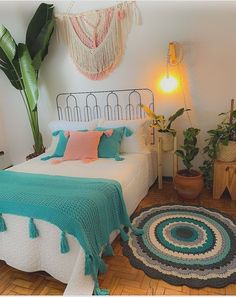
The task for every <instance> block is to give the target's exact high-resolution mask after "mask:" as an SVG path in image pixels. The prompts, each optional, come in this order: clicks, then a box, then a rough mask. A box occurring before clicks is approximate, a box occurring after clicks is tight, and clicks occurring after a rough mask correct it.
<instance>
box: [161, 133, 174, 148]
mask: <svg viewBox="0 0 236 297" xmlns="http://www.w3.org/2000/svg"><path fill="white" fill-rule="evenodd" d="M159 137H161V140H162V150H163V151H164V152H169V151H172V150H173V149H174V136H173V135H172V134H171V133H169V132H161V133H160V132H159Z"/></svg>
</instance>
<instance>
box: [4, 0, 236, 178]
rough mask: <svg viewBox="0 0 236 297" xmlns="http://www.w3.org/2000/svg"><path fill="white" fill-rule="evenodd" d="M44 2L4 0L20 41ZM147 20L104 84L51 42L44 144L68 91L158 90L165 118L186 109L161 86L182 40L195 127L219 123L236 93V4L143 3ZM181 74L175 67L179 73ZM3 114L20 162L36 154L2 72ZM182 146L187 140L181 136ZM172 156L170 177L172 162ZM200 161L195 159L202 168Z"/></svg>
mask: <svg viewBox="0 0 236 297" xmlns="http://www.w3.org/2000/svg"><path fill="white" fill-rule="evenodd" d="M111 3H116V2H115V1H113V2H110V1H109V2H107V1H96V2H91V1H77V2H76V4H75V5H74V6H73V7H72V10H71V12H80V11H82V10H87V9H93V8H100V7H105V6H109V5H110V4H111ZM38 5H39V2H34V1H27V2H24V1H22V2H14V1H12V2H11V1H6V2H0V23H2V24H4V25H5V26H6V27H7V28H8V29H9V31H10V32H11V33H12V35H13V36H14V38H15V39H16V41H17V42H22V41H24V38H25V31H26V28H27V24H28V22H29V20H30V18H31V17H32V15H33V13H34V11H35V10H36V8H37V6H38ZM69 5H71V2H70V1H69V2H62V1H59V2H56V3H55V6H56V10H57V11H66V10H67V9H68V6H69ZM138 5H139V8H140V10H141V13H142V17H143V25H142V26H141V27H135V26H134V27H133V29H132V31H131V33H130V35H129V38H128V42H127V48H126V52H125V56H124V58H123V61H122V63H121V65H120V66H119V67H118V68H117V69H116V70H115V71H114V72H113V73H112V74H111V75H110V76H109V77H108V78H107V79H105V80H102V81H90V80H88V79H87V78H85V77H84V76H83V75H82V74H80V73H79V72H78V71H77V70H76V67H75V66H74V64H73V62H72V60H71V59H70V57H69V56H68V51H67V49H66V48H65V46H64V45H63V44H60V43H57V41H56V39H55V36H54V37H53V39H52V42H51V45H50V48H49V55H48V56H47V58H46V60H45V61H44V63H43V65H42V68H41V73H40V84H41V95H40V102H39V113H40V125H41V130H42V132H43V135H44V142H45V144H46V145H48V143H49V139H50V135H49V131H48V128H47V124H48V122H49V121H50V120H52V119H56V112H55V97H56V94H57V93H60V92H64V91H82V90H84V91H85V90H100V89H112V88H130V87H131V88H135V87H148V88H151V89H152V90H153V91H154V93H155V97H156V99H157V104H156V106H157V109H158V112H159V113H164V114H166V115H170V114H171V113H172V112H174V111H175V110H176V109H177V108H180V107H182V106H183V95H182V93H181V92H177V93H174V94H169V95H167V94H163V93H161V92H160V90H159V89H157V88H156V83H157V81H158V79H159V78H160V77H161V76H163V75H164V74H165V63H166V55H167V46H168V43H169V42H170V41H178V42H179V43H181V44H182V46H183V49H184V61H183V66H182V71H183V75H184V85H185V84H186V82H187V86H186V87H185V93H186V97H187V98H186V100H187V105H188V106H189V107H190V108H192V112H191V118H192V121H193V125H194V126H197V127H199V128H200V129H201V130H202V133H201V137H200V144H201V146H202V145H203V139H204V137H205V133H206V130H208V129H210V128H212V127H213V126H214V125H215V124H216V121H217V114H218V113H220V112H222V111H226V110H228V109H229V103H230V98H233V97H234V96H235V95H236V83H235V79H236V75H235V74H236V73H235V69H236V67H235V64H236V60H235V52H236V35H235V33H234V31H235V30H234V28H236V17H235V16H236V2H224V1H222V2H213V1H209V2H205V1H201V2H164V1H163V2H153V1H138ZM176 70H177V69H173V72H176ZM0 90H1V91H0V92H1V93H0V94H1V96H0V116H1V118H2V119H3V121H4V127H5V130H6V140H7V144H8V148H9V153H10V156H11V158H12V160H13V162H14V163H18V162H21V161H23V160H24V159H25V156H26V155H27V154H28V153H30V152H31V151H32V137H31V132H30V129H29V125H28V122H27V118H26V112H25V110H24V106H23V103H22V101H21V98H20V94H19V93H18V92H17V91H16V90H15V89H14V88H13V87H12V86H11V85H10V84H9V82H8V80H7V79H6V78H5V76H4V75H3V73H0ZM189 125H190V124H189V122H188V120H187V117H186V116H185V117H184V118H182V120H178V121H177V122H176V127H177V129H178V130H179V131H180V133H182V129H183V128H187V127H188V126H189ZM180 141H181V137H180ZM168 159H169V157H168V156H166V160H167V163H166V165H165V174H167V175H169V174H170V173H171V171H170V162H169V161H170V160H168ZM200 161H201V156H200V157H199V159H198V160H197V161H196V165H198V164H199V163H200Z"/></svg>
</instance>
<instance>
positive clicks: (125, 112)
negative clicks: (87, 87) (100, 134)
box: [56, 88, 154, 143]
mask: <svg viewBox="0 0 236 297" xmlns="http://www.w3.org/2000/svg"><path fill="white" fill-rule="evenodd" d="M56 104H57V112H58V118H59V120H67V121H80V122H82V121H85V122H87V121H91V120H95V119H100V118H103V119H105V120H111V121H112V120H133V119H142V118H144V117H146V114H145V112H144V110H143V109H142V107H141V104H145V105H148V106H149V107H150V108H151V109H152V110H153V111H154V95H153V92H152V91H151V90H150V89H148V88H142V89H123V90H105V91H90V92H76V93H61V94H59V95H57V98H56ZM152 137H153V140H152V143H153V142H154V133H152Z"/></svg>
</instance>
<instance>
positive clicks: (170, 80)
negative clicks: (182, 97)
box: [160, 75, 179, 93]
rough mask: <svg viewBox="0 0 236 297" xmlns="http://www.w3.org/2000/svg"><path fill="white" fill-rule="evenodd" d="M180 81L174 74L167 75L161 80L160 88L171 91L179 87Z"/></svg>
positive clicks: (167, 91)
mask: <svg viewBox="0 0 236 297" xmlns="http://www.w3.org/2000/svg"><path fill="white" fill-rule="evenodd" d="M178 85H179V82H178V80H177V79H176V78H175V77H174V76H170V75H168V76H165V77H163V78H162V79H161V80H160V88H161V90H162V91H164V92H166V93H171V92H173V91H175V90H176V89H177V88H178Z"/></svg>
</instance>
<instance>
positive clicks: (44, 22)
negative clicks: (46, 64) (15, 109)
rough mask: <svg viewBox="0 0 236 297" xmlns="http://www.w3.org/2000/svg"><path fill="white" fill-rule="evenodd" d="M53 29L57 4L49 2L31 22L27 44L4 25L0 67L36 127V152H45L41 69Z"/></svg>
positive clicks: (33, 130)
mask: <svg viewBox="0 0 236 297" xmlns="http://www.w3.org/2000/svg"><path fill="white" fill-rule="evenodd" d="M53 29H54V18H53V5H51V4H45V3H42V4H40V6H39V7H38V9H37V11H36V12H35V14H34V16H33V18H32V20H31V21H30V23H29V26H28V29H27V32H26V43H25V44H23V43H19V44H18V45H17V44H16V42H15V40H14V39H13V37H12V36H11V34H10V32H9V31H8V30H7V29H6V28H5V27H4V26H3V25H0V69H1V70H2V71H3V72H4V73H5V75H6V76H7V77H8V79H9V80H10V82H11V84H12V85H13V86H14V87H15V88H16V89H17V90H19V91H20V94H21V97H22V99H23V102H24V105H25V108H26V111H27V115H28V118H29V122H30V126H31V129H32V134H33V139H34V152H35V155H39V154H41V153H42V152H43V151H44V145H43V140H42V135H41V133H40V131H39V122H38V108H37V102H38V98H39V89H38V72H39V68H40V65H41V63H42V61H43V60H44V58H45V56H46V55H47V53H48V46H49V41H50V38H51V36H52V33H53Z"/></svg>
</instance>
